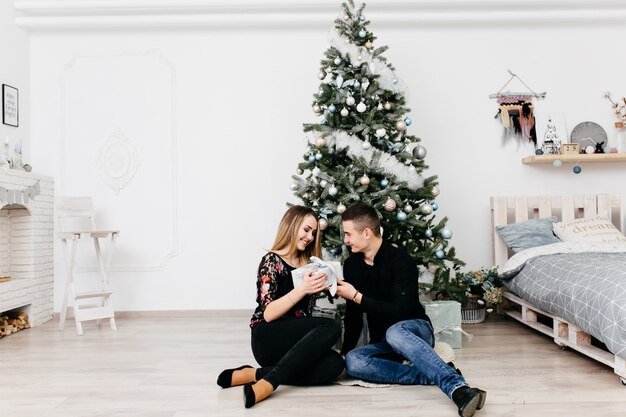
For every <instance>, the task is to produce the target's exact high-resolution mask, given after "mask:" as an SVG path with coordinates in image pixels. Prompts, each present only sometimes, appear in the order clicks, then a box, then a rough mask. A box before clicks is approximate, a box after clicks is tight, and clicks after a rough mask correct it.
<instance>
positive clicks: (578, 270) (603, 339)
mask: <svg viewBox="0 0 626 417" xmlns="http://www.w3.org/2000/svg"><path fill="white" fill-rule="evenodd" d="M491 214H492V216H491V219H492V230H493V248H494V265H499V266H500V270H501V272H502V271H503V272H504V273H505V276H506V277H507V279H506V280H505V281H504V282H505V286H506V287H507V291H505V293H504V298H505V302H504V303H502V305H501V308H500V310H501V312H502V313H504V314H506V315H507V316H510V317H512V318H513V319H515V320H518V321H519V322H521V323H523V324H525V325H527V326H529V327H531V328H533V329H535V330H537V331H539V332H541V333H544V334H546V335H548V336H550V337H552V338H553V339H554V342H555V343H556V344H558V345H560V346H561V347H562V348H563V347H569V348H571V349H574V350H576V351H578V352H580V353H582V354H584V355H587V356H589V357H590V358H593V359H595V360H597V361H599V362H602V363H604V364H606V365H608V366H610V367H611V368H613V370H614V372H615V373H616V374H617V375H619V377H620V380H621V382H622V384H624V385H626V245H624V244H623V243H619V244H605V243H579V242H569V243H564V242H559V241H558V239H556V240H557V243H551V244H547V245H545V244H544V245H542V246H540V247H534V248H530V249H526V250H520V249H519V248H517V250H518V252H517V253H516V254H513V252H512V251H511V250H510V249H509V247H508V246H507V244H506V243H505V241H504V240H503V239H502V237H501V235H500V234H499V233H498V232H496V227H498V226H504V228H507V227H508V226H507V225H513V226H515V225H520V224H527V223H529V222H528V220H531V219H545V218H548V217H550V216H555V217H556V221H563V222H569V221H578V220H576V219H582V218H590V217H594V216H595V217H597V218H602V219H605V220H604V221H605V222H606V219H610V220H611V222H612V223H613V225H615V227H616V228H617V229H618V230H619V231H622V232H623V231H624V227H623V226H624V225H623V220H624V214H626V210H624V203H623V201H622V199H621V198H620V197H619V196H614V195H585V196H563V197H562V196H537V197H532V196H516V197H491ZM552 221H554V219H553V220H552ZM531 222H532V221H531ZM607 223H608V222H607ZM609 224H610V223H609ZM613 225H611V226H610V227H613ZM499 229H503V228H502V227H499ZM618 234H619V233H618ZM508 243H509V244H510V242H508ZM572 251H573V252H572ZM598 342H599V343H598Z"/></svg>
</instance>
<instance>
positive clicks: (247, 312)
mask: <svg viewBox="0 0 626 417" xmlns="http://www.w3.org/2000/svg"><path fill="white" fill-rule="evenodd" d="M253 312H254V310H251V309H223V310H150V311H116V312H115V318H116V319H118V318H119V319H127V318H185V317H251V316H252V313H253ZM54 316H55V318H57V317H59V316H60V313H59V312H58V311H56V312H55V313H54ZM67 319H72V320H73V319H74V312H73V311H71V310H69V309H68V311H67Z"/></svg>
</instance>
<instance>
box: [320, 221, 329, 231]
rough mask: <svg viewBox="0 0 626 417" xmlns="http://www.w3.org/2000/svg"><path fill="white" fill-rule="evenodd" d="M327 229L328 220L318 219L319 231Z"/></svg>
mask: <svg viewBox="0 0 626 417" xmlns="http://www.w3.org/2000/svg"><path fill="white" fill-rule="evenodd" d="M327 227H328V220H326V219H320V230H326V228H327Z"/></svg>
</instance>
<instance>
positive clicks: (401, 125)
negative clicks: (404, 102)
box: [396, 120, 406, 131]
mask: <svg viewBox="0 0 626 417" xmlns="http://www.w3.org/2000/svg"><path fill="white" fill-rule="evenodd" d="M404 129H406V123H404V120H398V121H397V122H396V130H398V131H403V130H404Z"/></svg>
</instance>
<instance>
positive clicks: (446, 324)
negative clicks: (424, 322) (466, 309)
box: [422, 301, 463, 349]
mask: <svg viewBox="0 0 626 417" xmlns="http://www.w3.org/2000/svg"><path fill="white" fill-rule="evenodd" d="M422 305H423V306H424V309H425V310H426V315H427V316H428V317H429V318H430V321H431V323H432V324H433V329H434V331H435V340H436V341H437V342H443V343H447V344H449V345H450V346H451V347H453V348H454V349H461V347H462V340H461V337H462V334H463V331H462V329H461V303H459V302H458V301H426V302H422Z"/></svg>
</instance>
